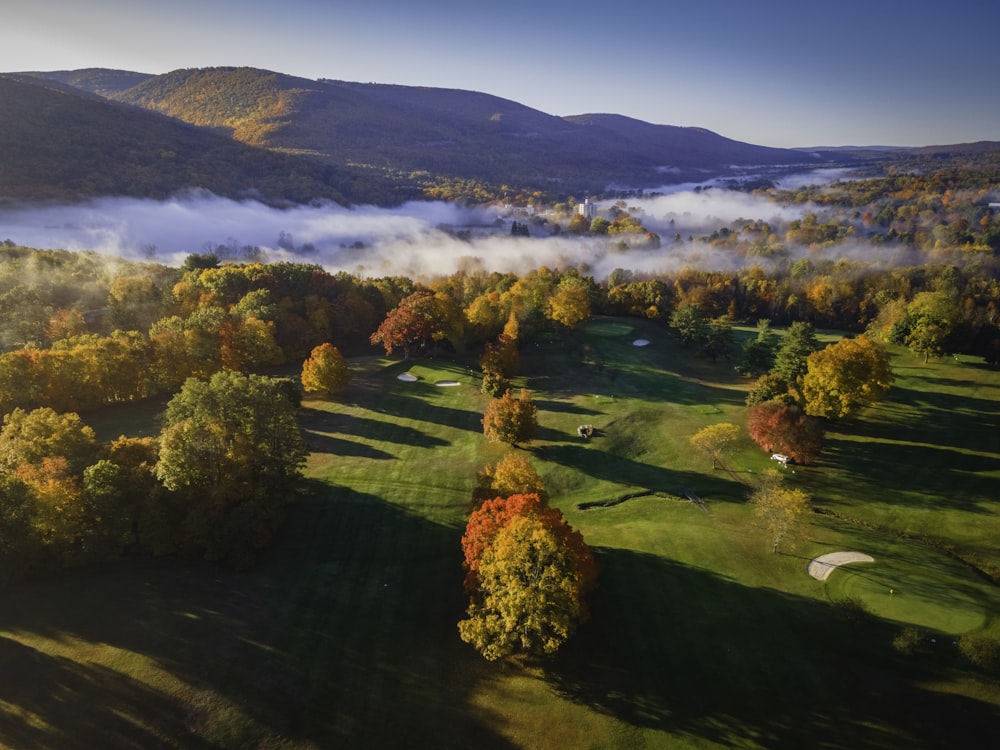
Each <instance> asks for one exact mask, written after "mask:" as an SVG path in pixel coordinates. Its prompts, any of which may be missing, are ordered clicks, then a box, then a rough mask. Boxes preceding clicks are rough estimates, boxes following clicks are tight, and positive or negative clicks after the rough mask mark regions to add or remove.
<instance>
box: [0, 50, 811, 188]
mask: <svg viewBox="0 0 1000 750" xmlns="http://www.w3.org/2000/svg"><path fill="white" fill-rule="evenodd" d="M30 75H31V76H36V77H41V78H44V79H45V80H49V81H57V82H59V83H63V84H68V85H71V86H75V87H77V88H78V89H79V90H80V91H86V92H88V93H91V94H98V95H101V96H104V97H108V98H111V99H113V100H115V101H117V102H120V103H123V104H130V105H135V106H136V107H140V108H143V109H146V110H152V111H154V112H157V113H160V114H162V115H167V116H169V117H171V118H175V119H178V120H183V121H184V122H187V123H189V124H192V125H197V126H200V127H203V128H209V129H213V130H215V131H216V132H217V133H220V134H225V135H226V136H229V137H231V138H232V139H233V140H236V141H239V142H242V143H244V144H247V145H251V146H256V147H263V148H265V149H268V150H271V151H281V152H287V153H290V154H294V155H298V156H308V157H313V158H315V159H316V160H318V161H320V162H322V163H324V164H326V165H334V166H337V167H351V168H356V169H363V170H364V171H365V172H366V173H367V174H368V175H370V176H372V177H377V178H379V179H384V180H388V181H389V182H390V183H392V184H394V185H403V186H410V185H412V184H413V183H417V184H419V185H421V186H423V187H424V188H426V187H428V186H431V185H440V184H442V183H445V184H447V183H460V182H462V181H472V182H476V183H485V184H486V185H489V186H492V187H493V188H497V187H499V186H500V185H509V186H512V187H514V188H515V189H519V190H532V191H552V192H558V193H561V194H563V195H567V194H577V195H580V194H583V193H586V192H601V191H603V190H605V189H606V187H607V186H608V185H609V184H619V185H629V186H637V187H638V186H656V185H661V184H664V183H667V182H673V181H679V180H684V179H704V178H705V177H706V176H711V175H713V174H729V173H731V172H732V169H733V168H734V167H737V168H738V167H741V166H742V167H747V166H751V165H753V166H757V165H777V164H781V165H788V164H798V165H813V164H816V163H819V162H820V161H821V159H820V157H817V156H816V155H815V154H810V153H805V152H802V151H796V150H791V149H775V148H766V147H761V146H752V145H749V144H745V143H740V142H737V141H733V140H730V139H727V138H724V137H722V136H720V135H717V134H715V133H712V132H710V131H707V130H703V129H700V128H682V127H673V126H664V125H651V124H649V123H644V122H640V121H638V120H632V119H629V118H626V117H620V116H616V115H582V116H578V117H557V116H554V115H549V114H545V113H544V112H540V111H538V110H534V109H531V108H529V107H525V106H523V105H521V104H518V103H516V102H513V101H510V100H506V99H501V98H499V97H495V96H491V95H488V94H482V93H477V92H472V91H459V90H451V89H439V88H423V87H412V86H396V85H386V84H371V83H350V82H345V81H332V80H319V81H312V80H308V79H304V78H296V77H293V76H288V75H283V74H280V73H275V72H271V71H265V70H258V69H254V68H210V69H186V70H177V71H174V72H171V73H167V74H165V75H158V76H148V75H145V74H142V73H133V72H128V71H106V70H99V69H87V70H81V71H59V72H55V73H31V74H30ZM19 80H20V81H21V82H22V83H26V82H27V80H29V79H26V78H23V77H22V78H20V79H19ZM35 95H36V96H37V95H38V94H35ZM6 98H7V97H5V99H6ZM64 104H66V105H67V106H70V105H73V106H75V105H77V104H78V103H77V102H76V101H75V100H72V99H67V100H65V101H64ZM5 105H6V106H9V103H8V102H6V101H5ZM91 106H93V105H91ZM108 111H112V110H108ZM115 111H116V112H117V113H118V115H119V116H122V114H121V112H122V111H121V110H115ZM66 116H67V117H70V118H71V117H72V115H70V114H68V113H67V115H66ZM5 117H6V116H5ZM135 122H142V123H146V122H150V120H148V119H146V120H136V121H135ZM41 124H42V126H43V127H52V128H58V127H59V122H58V121H52V120H49V121H43V122H42V123H41ZM34 125H35V130H36V135H35V137H36V138H41V134H39V133H38V132H37V125H38V123H37V122H36V123H34ZM77 131H79V126H77ZM101 132H102V131H100V129H98V133H101ZM112 132H113V131H112ZM54 136H55V137H53V138H50V139H49V140H51V141H54V142H56V143H58V142H59V141H60V137H59V134H58V133H55V134H54ZM19 137H24V134H21V135H20V136H19ZM31 142H32V141H31V140H28V141H27V143H28V144H29V146H30V144H31ZM30 150H31V149H30V148H29V149H25V151H27V152H29V153H30ZM168 150H173V151H176V149H173V148H171V149H168ZM297 169H299V170H308V168H307V167H297ZM328 182H329V181H328ZM341 190H342V191H343V192H350V191H347V190H344V188H343V186H341ZM277 192H279V193H282V194H284V193H286V192H287V191H286V190H278V191H277ZM457 192H458V193H459V197H461V196H462V195H464V196H466V197H467V196H468V194H469V190H468V189H463V190H459V191H457ZM436 194H440V191H439V192H438V193H436ZM452 194H453V191H452V192H448V193H446V194H445V197H449V196H451V195H452Z"/></svg>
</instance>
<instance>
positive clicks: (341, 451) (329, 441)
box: [305, 432, 395, 461]
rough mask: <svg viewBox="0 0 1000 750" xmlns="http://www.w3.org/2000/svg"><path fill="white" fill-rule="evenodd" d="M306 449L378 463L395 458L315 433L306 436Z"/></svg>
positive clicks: (353, 443) (372, 448)
mask: <svg viewBox="0 0 1000 750" xmlns="http://www.w3.org/2000/svg"><path fill="white" fill-rule="evenodd" d="M305 443H306V448H307V449H308V450H309V451H310V452H311V453H326V454H329V455H331V456H351V457H354V458H372V459H375V460H377V461H388V460H390V459H393V458H395V456H394V455H392V454H391V453H387V452H386V451H383V450H380V449H378V448H374V447H372V446H370V445H365V444H364V443H358V442H356V441H354V440H344V439H343V438H335V437H330V436H329V435H321V434H319V433H315V432H307V433H306V435H305Z"/></svg>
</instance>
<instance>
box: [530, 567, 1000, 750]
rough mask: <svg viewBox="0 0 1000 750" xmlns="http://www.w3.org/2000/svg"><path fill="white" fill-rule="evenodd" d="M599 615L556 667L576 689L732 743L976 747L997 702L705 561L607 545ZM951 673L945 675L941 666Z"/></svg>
mask: <svg viewBox="0 0 1000 750" xmlns="http://www.w3.org/2000/svg"><path fill="white" fill-rule="evenodd" d="M598 559H599V562H600V563H601V567H602V572H601V580H600V584H599V589H598V590H597V591H596V592H595V594H594V595H593V597H592V606H591V609H592V611H593V617H592V619H591V621H590V622H588V623H586V624H585V625H584V626H583V627H582V628H581V629H580V631H579V632H578V633H577V634H576V635H575V636H574V638H573V639H572V640H571V641H570V642H569V643H568V644H567V645H566V646H565V647H564V649H563V651H562V652H560V654H559V655H558V657H557V658H556V660H555V661H554V663H552V664H550V665H549V666H548V667H547V671H546V679H547V680H548V681H549V683H550V684H551V685H552V687H553V688H554V689H555V690H556V691H557V692H559V693H560V694H561V695H563V696H565V697H566V698H568V699H570V700H573V701H576V702H578V703H581V704H583V705H586V706H589V707H591V708H592V709H594V710H597V711H600V712H602V713H605V714H608V715H610V716H613V717H615V718H617V719H619V720H621V721H623V722H625V723H626V724H629V725H632V726H637V727H646V728H649V729H654V730H659V731H663V732H667V733H670V734H672V735H686V736H691V737H695V738H699V739H702V740H706V741H710V742H714V743H717V744H719V745H724V746H743V745H746V744H748V743H751V744H754V745H760V746H763V747H768V748H803V747H815V748H866V749H867V748H872V749H875V748H878V749H885V750H888V749H889V748H897V747H901V746H906V747H975V746H980V745H981V743H982V741H983V738H985V737H990V736H995V732H996V731H997V730H998V729H1000V711H998V710H997V707H996V706H994V705H990V704H988V703H984V702H980V701H976V700H973V699H970V698H966V697H964V696H958V695H949V694H946V693H935V692H932V691H930V690H927V689H923V688H921V687H920V686H919V684H918V683H919V682H920V681H924V680H929V679H932V678H933V677H934V675H933V674H932V673H931V671H930V667H931V665H925V664H923V663H921V662H919V660H916V661H905V660H903V659H902V658H901V657H900V656H899V655H898V654H896V653H895V652H894V651H893V650H892V649H891V646H890V643H891V639H892V635H893V634H894V632H895V631H894V629H893V628H892V627H891V626H889V625H888V624H887V623H883V622H880V621H871V622H863V623H858V622H850V621H848V620H845V619H842V618H839V617H838V616H837V615H836V613H835V611H836V610H835V608H834V607H831V606H829V605H826V604H824V603H822V602H819V601H815V600H810V599H803V598H800V597H794V596H790V595H787V594H784V593H781V592H777V591H773V590H769V589H761V588H749V587H745V586H742V585H740V584H738V583H736V582H734V581H732V580H728V579H725V578H722V577H719V576H717V575H715V574H713V573H711V572H709V571H706V570H702V569H697V568H692V567H689V566H686V565H682V564H678V563H676V562H673V561H669V560H666V559H663V558H660V557H656V556H652V555H648V554H642V553H636V552H633V551H629V550H622V549H600V550H598ZM937 676H938V677H943V676H944V675H943V674H938V675H937Z"/></svg>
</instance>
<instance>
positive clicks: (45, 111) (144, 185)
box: [0, 75, 404, 204]
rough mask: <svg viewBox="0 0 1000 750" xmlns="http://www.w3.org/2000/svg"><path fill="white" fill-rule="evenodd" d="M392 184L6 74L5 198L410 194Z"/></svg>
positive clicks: (1, 183)
mask: <svg viewBox="0 0 1000 750" xmlns="http://www.w3.org/2000/svg"><path fill="white" fill-rule="evenodd" d="M90 80H93V79H90ZM385 185H386V183H385V181H384V180H381V179H377V178H373V177H372V176H369V175H365V174H363V173H361V172H360V171H358V170H350V169H347V168H342V167H336V166H334V165H331V164H324V163H321V162H319V161H316V160H309V159H301V158H296V157H294V156H291V155H288V154H281V153H276V152H273V151H269V150H265V149H260V148H254V147H252V146H248V145H245V144H242V143H237V142H234V141H233V140H231V139H229V138H227V137H224V136H222V135H220V134H218V133H215V132H212V131H210V130H207V129H205V128H197V127H193V126H191V125H190V124H187V123H184V122H180V121H178V120H176V119H173V118H168V117H163V116H162V115H158V114H154V113H151V112H148V111H144V110H142V109H138V108H136V107H131V106H128V105H125V104H121V103H117V102H112V101H109V100H107V99H104V98H101V97H100V96H97V95H95V94H92V93H88V92H85V91H83V90H81V89H77V88H74V87H71V86H70V85H67V84H62V83H59V82H55V81H50V80H43V79H40V78H36V77H30V76H26V75H0V198H6V199H14V200H78V199H81V198H87V197H93V196H100V195H130V196H137V197H151V198H163V197H166V196H168V195H171V194H173V193H176V192H178V191H180V190H184V189H189V188H204V189H207V190H210V191H212V192H214V193H217V194H219V195H224V196H228V197H232V198H248V197H254V198H258V199H261V200H264V201H266V202H270V203H276V204H287V203H304V202H308V201H310V200H314V199H317V198H318V199H328V200H334V201H338V202H341V203H354V202H365V203H389V202H395V201H398V200H401V199H402V198H403V197H404V196H403V195H400V194H395V193H393V192H391V191H388V192H387V191H386V190H385Z"/></svg>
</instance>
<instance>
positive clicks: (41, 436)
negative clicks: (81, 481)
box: [0, 407, 97, 473]
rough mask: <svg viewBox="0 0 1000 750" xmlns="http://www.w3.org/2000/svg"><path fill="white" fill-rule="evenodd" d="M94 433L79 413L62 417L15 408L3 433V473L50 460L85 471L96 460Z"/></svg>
mask: <svg viewBox="0 0 1000 750" xmlns="http://www.w3.org/2000/svg"><path fill="white" fill-rule="evenodd" d="M96 453H97V441H96V439H95V436H94V431H93V429H91V428H90V427H89V426H88V425H86V424H84V422H83V420H82V419H80V416H79V415H78V414H74V413H68V414H58V413H57V412H55V411H54V410H53V409H50V408H48V407H42V408H39V409H34V410H32V411H25V410H24V409H14V411H12V412H11V413H10V414H8V415H6V416H5V417H4V419H3V429H2V430H0V471H6V472H11V473H12V472H14V471H16V470H17V469H18V468H19V467H21V466H23V465H30V464H40V463H41V462H42V461H43V460H44V459H47V458H62V459H65V461H66V463H67V467H68V471H69V472H71V473H75V472H79V471H82V470H83V468H84V467H85V466H87V465H88V464H89V463H91V461H92V460H93V459H94V458H95V456H96Z"/></svg>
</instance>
